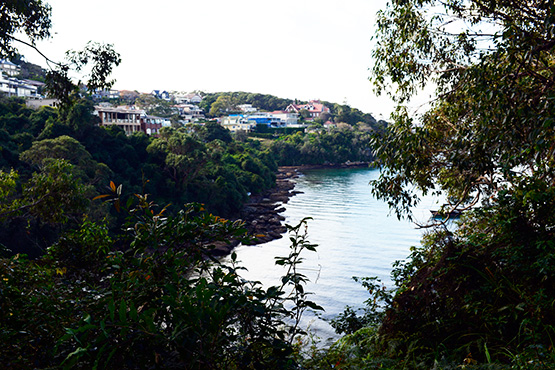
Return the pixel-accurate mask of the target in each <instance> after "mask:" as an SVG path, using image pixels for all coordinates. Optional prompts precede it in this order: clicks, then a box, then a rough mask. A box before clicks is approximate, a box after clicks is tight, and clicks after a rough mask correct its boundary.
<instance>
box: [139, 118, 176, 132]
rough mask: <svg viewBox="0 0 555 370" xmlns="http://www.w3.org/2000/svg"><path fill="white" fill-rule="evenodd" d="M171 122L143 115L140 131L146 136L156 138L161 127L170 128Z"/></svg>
mask: <svg viewBox="0 0 555 370" xmlns="http://www.w3.org/2000/svg"><path fill="white" fill-rule="evenodd" d="M170 126H171V122H170V120H169V119H167V118H162V117H156V116H149V115H145V116H144V117H143V118H142V119H141V130H142V131H143V132H144V133H146V134H147V135H152V136H158V134H159V133H160V129H161V128H162V127H170Z"/></svg>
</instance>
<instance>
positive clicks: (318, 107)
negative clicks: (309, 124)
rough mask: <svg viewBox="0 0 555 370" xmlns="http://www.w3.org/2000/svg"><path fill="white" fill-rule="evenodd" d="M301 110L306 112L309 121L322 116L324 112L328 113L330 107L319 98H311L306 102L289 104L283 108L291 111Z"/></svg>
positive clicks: (298, 111) (297, 111)
mask: <svg viewBox="0 0 555 370" xmlns="http://www.w3.org/2000/svg"><path fill="white" fill-rule="evenodd" d="M303 110H304V111H307V112H308V114H309V117H308V119H307V120H309V121H312V120H314V119H316V118H322V115H323V114H324V113H330V109H329V108H328V107H326V106H325V105H324V104H322V103H321V102H320V101H319V100H311V101H309V102H308V103H306V104H289V105H288V106H287V108H285V111H286V112H291V113H300V112H301V111H303Z"/></svg>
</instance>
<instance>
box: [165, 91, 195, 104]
mask: <svg viewBox="0 0 555 370" xmlns="http://www.w3.org/2000/svg"><path fill="white" fill-rule="evenodd" d="M170 95H171V98H172V99H173V100H174V101H175V102H176V104H196V105H198V104H200V103H201V102H202V96H200V94H196V93H187V94H185V93H182V92H173V93H171V94H170Z"/></svg>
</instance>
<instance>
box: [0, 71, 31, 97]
mask: <svg viewBox="0 0 555 370" xmlns="http://www.w3.org/2000/svg"><path fill="white" fill-rule="evenodd" d="M0 92H2V93H4V94H5V95H8V96H18V97H22V98H28V99H40V98H41V96H40V95H39V94H38V88H37V86H35V85H34V84H30V83H26V82H25V81H22V80H18V79H17V78H14V77H6V76H5V75H4V73H0Z"/></svg>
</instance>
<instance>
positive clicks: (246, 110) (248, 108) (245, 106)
mask: <svg viewBox="0 0 555 370" xmlns="http://www.w3.org/2000/svg"><path fill="white" fill-rule="evenodd" d="M237 108H238V109H239V110H240V111H241V112H244V113H254V112H256V111H257V110H258V109H256V108H255V107H253V106H252V104H240V105H238V106H237Z"/></svg>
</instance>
